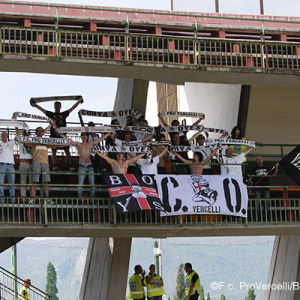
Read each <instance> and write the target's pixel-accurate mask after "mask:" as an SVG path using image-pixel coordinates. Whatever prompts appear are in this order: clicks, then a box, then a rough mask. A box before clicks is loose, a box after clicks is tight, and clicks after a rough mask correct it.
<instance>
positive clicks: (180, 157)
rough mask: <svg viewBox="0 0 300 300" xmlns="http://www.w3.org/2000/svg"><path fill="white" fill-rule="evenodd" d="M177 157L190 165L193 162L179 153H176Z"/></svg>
mask: <svg viewBox="0 0 300 300" xmlns="http://www.w3.org/2000/svg"><path fill="white" fill-rule="evenodd" d="M175 155H176V156H177V157H178V158H179V159H180V160H181V161H182V162H183V163H185V164H190V163H191V162H190V161H189V160H187V159H185V158H183V157H182V156H181V155H180V154H179V153H177V152H175Z"/></svg>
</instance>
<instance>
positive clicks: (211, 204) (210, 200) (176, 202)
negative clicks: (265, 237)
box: [155, 175, 248, 218]
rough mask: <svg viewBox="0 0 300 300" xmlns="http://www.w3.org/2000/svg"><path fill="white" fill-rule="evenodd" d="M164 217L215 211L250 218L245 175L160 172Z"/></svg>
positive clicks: (159, 192) (217, 213) (159, 179)
mask: <svg viewBox="0 0 300 300" xmlns="http://www.w3.org/2000/svg"><path fill="white" fill-rule="evenodd" d="M155 180H156V184H157V191H158V194H159V197H160V199H161V200H162V203H163V207H164V208H165V211H164V212H161V213H160V214H161V216H173V215H189V214H191V215H194V214H205V215H208V214H215V215H230V216H239V217H244V218H246V217H247V207H248V193H247V188H246V185H245V184H244V183H243V177H242V176H223V175H156V176H155Z"/></svg>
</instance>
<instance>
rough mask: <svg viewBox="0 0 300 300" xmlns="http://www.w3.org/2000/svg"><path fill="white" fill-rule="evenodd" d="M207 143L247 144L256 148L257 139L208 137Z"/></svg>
mask: <svg viewBox="0 0 300 300" xmlns="http://www.w3.org/2000/svg"><path fill="white" fill-rule="evenodd" d="M205 143H206V144H221V145H245V146H249V147H253V148H255V141H248V140H236V139H206V141H205Z"/></svg>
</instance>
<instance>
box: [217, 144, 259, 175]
mask: <svg viewBox="0 0 300 300" xmlns="http://www.w3.org/2000/svg"><path fill="white" fill-rule="evenodd" d="M253 149H254V148H253V147H251V148H248V149H247V150H246V151H244V152H242V153H241V154H239V155H237V156H233V150H232V149H231V148H227V149H226V151H225V155H226V156H225V157H224V156H222V163H223V164H222V165H221V175H241V176H242V175H243V171H242V166H241V164H242V163H243V162H244V161H245V157H246V155H247V154H249V153H250V152H251V151H252V150H253Z"/></svg>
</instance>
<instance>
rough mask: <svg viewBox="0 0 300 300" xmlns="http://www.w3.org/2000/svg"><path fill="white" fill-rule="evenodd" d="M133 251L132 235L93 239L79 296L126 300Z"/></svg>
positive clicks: (80, 297) (102, 299)
mask: <svg viewBox="0 0 300 300" xmlns="http://www.w3.org/2000/svg"><path fill="white" fill-rule="evenodd" d="M130 250H131V238H125V239H113V238H92V239H90V242H89V246H88V251H87V257H86V263H85V268H84V272H83V278H82V283H81V288H80V294H79V299H80V300H90V299H93V300H107V299H125V294H126V286H127V276H128V266H129V258H130ZM116 287H117V288H116Z"/></svg>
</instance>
